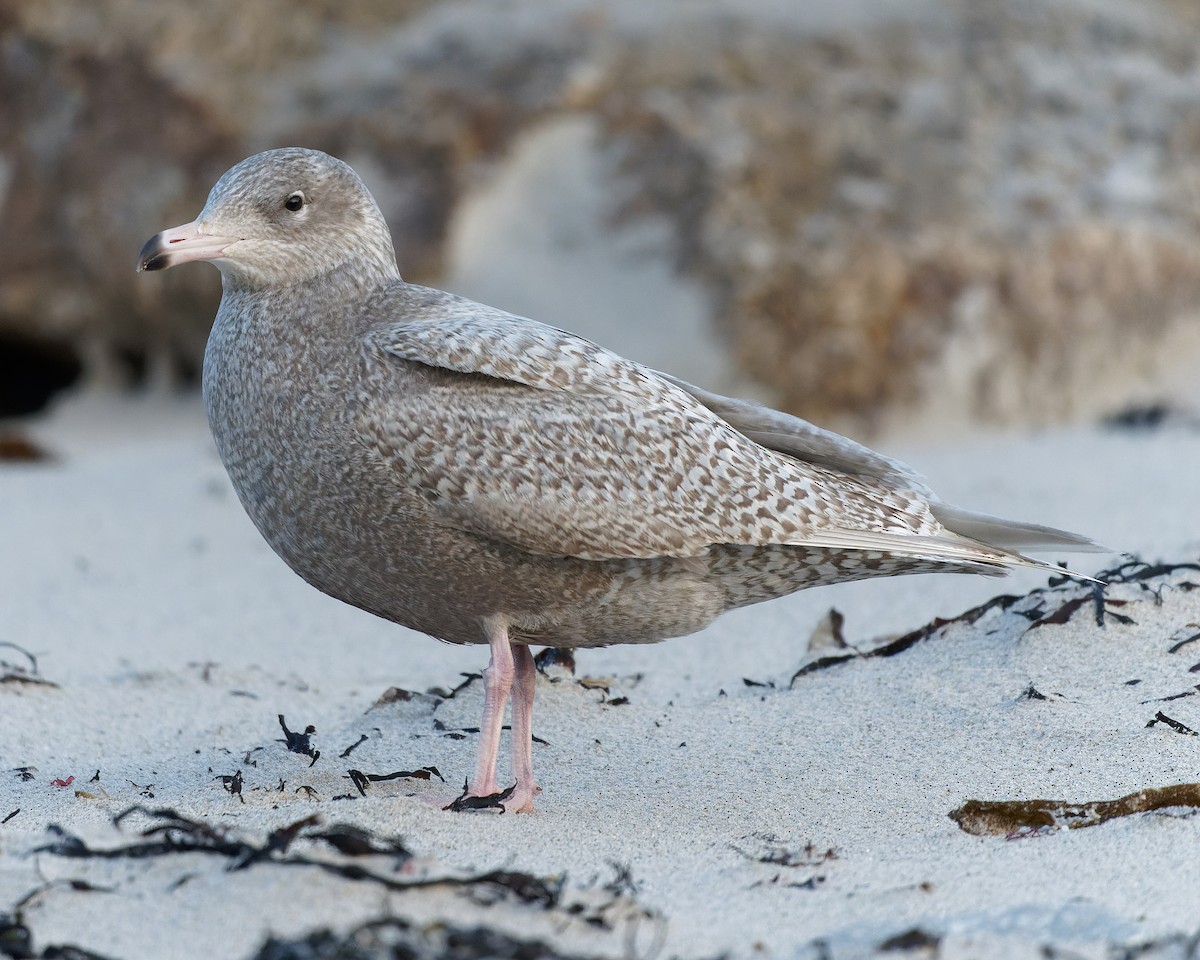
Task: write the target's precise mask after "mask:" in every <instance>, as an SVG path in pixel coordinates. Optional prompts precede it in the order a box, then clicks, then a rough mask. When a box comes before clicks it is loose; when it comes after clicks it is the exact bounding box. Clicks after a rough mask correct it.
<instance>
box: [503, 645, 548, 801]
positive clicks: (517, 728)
mask: <svg viewBox="0 0 1200 960" xmlns="http://www.w3.org/2000/svg"><path fill="white" fill-rule="evenodd" d="M512 657H513V664H514V667H515V676H514V679H513V689H512V769H513V776H514V777H516V780H517V783H516V786H515V787H514V788H513V793H512V796H511V797H510V798H509V799H508V800H507V801H506V802H505V804H504V807H505V809H506V810H515V811H516V812H517V813H532V812H533V798H534V797H535V796H536V795H537V794H539V793H541V792H542V788H541V787H539V786H538V785H537V781H536V780H534V778H533V694H534V689H535V684H536V681H537V667H536V666H535V665H534V662H533V653H532V651H530V649H529V647H527V646H526V645H525V644H523V643H514V644H512Z"/></svg>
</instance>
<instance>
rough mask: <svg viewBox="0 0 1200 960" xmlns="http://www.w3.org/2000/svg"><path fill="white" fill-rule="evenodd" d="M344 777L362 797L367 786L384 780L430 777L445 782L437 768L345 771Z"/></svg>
mask: <svg viewBox="0 0 1200 960" xmlns="http://www.w3.org/2000/svg"><path fill="white" fill-rule="evenodd" d="M346 776H348V777H349V778H350V782H351V783H353V784H354V786H355V787H357V788H358V792H359V793H360V794H362V795H363V796H364V797H365V796H366V795H367V785H368V784H370V783H382V782H383V781H385V780H428V779H429V778H430V777H437V778H438V779H439V780H441V781H442V783H445V782H446V778H445V777H443V776H442V774H441V771H439V770H438V768H437V767H421V768H420V769H419V770H397V771H396V772H395V773H363V772H362V771H361V770H347V771H346Z"/></svg>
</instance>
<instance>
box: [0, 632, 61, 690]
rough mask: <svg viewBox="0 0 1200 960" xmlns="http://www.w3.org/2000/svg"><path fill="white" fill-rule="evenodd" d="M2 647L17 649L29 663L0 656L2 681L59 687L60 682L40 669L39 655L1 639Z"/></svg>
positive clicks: (0, 676)
mask: <svg viewBox="0 0 1200 960" xmlns="http://www.w3.org/2000/svg"><path fill="white" fill-rule="evenodd" d="M0 649H9V650H16V651H17V653H19V654H20V655H21V656H23V657H24V658H25V659H26V660H27V661H28V663H24V664H20V663H12V662H10V661H8V660H5V659H4V658H3V657H0V683H24V684H28V685H30V686H40V687H51V688H53V689H58V684H57V683H55V682H54V681H52V680H47V679H46V678H45V677H43V676H42V675H41V672H40V671H39V670H38V662H37V657H35V656H34V655H33V654H32V653H30V652H29V651H28V650H26V649H25V648H24V647H22V646H19V645H18V644H15V643H12V642H11V641H8V640H0Z"/></svg>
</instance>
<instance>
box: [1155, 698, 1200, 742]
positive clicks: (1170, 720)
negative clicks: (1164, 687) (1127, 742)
mask: <svg viewBox="0 0 1200 960" xmlns="http://www.w3.org/2000/svg"><path fill="white" fill-rule="evenodd" d="M1168 699H1169V698H1168ZM1156 723H1164V724H1166V725H1167V726H1168V727H1170V728H1171V729H1172V730H1174V731H1175V732H1176V733H1183V734H1186V735H1187V736H1189V737H1200V733H1197V732H1196V731H1195V730H1193V729H1192V728H1191V727H1189V726H1188V725H1187V724H1185V723H1180V722H1179V721H1178V720H1176V719H1175V718H1174V717H1168V716H1167V715H1166V714H1165V713H1163V712H1162V711H1161V710H1159V711H1158V713H1156V714H1155V715H1154V719H1152V720H1150V721H1148V722H1147V723H1146V728H1147V729H1149V728H1150V727H1152V726H1154V725H1155V724H1156Z"/></svg>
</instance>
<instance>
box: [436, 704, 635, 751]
mask: <svg viewBox="0 0 1200 960" xmlns="http://www.w3.org/2000/svg"><path fill="white" fill-rule="evenodd" d="M601 702H603V701H601ZM628 702H629V701H628V700H627V699H626V703H628ZM433 729H434V730H436V731H437V732H438V733H440V734H441V735H442V736H443V737H449V738H450V739H451V740H463V739H465V738H466V735H467V734H468V733H478V732H479V727H448V726H446V725H445V724H444V723H443V722H442V721H441V720H438V719H437V718H434V721H433ZM500 729H501V730H511V729H512V725H511V724H508V723H506V724H504V725H503V726H502V727H501V728H500ZM529 739H530V740H532V741H533V742H534V743H537V744H541V745H542V746H543V747H548V746H550V741H549V740H543V739H542V738H541V737H539V736H538V735H537V734H530V736H529Z"/></svg>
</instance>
